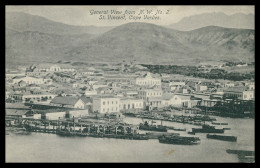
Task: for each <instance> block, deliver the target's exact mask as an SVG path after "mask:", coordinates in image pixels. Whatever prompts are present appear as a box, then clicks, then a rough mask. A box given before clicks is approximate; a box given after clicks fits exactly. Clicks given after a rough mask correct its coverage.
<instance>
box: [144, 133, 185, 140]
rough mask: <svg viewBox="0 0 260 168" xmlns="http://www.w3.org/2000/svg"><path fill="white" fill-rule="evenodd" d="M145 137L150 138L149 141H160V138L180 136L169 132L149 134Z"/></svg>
mask: <svg viewBox="0 0 260 168" xmlns="http://www.w3.org/2000/svg"><path fill="white" fill-rule="evenodd" d="M145 135H147V136H148V137H149V139H158V138H159V137H160V136H163V135H166V136H178V135H180V134H179V133H169V132H147V133H146V134H145Z"/></svg>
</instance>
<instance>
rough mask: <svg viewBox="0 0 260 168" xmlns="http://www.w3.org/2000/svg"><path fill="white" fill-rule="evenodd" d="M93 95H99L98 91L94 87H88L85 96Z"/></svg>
mask: <svg viewBox="0 0 260 168" xmlns="http://www.w3.org/2000/svg"><path fill="white" fill-rule="evenodd" d="M92 95H97V91H96V90H94V89H86V90H85V96H92Z"/></svg>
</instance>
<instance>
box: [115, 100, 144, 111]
mask: <svg viewBox="0 0 260 168" xmlns="http://www.w3.org/2000/svg"><path fill="white" fill-rule="evenodd" d="M119 108H120V110H128V109H143V108H144V101H143V100H142V99H134V98H121V99H120V105H119Z"/></svg>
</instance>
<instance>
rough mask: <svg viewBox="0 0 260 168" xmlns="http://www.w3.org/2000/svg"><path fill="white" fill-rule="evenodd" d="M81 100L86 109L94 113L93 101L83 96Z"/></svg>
mask: <svg viewBox="0 0 260 168" xmlns="http://www.w3.org/2000/svg"><path fill="white" fill-rule="evenodd" d="M79 98H80V99H81V100H82V101H83V102H84V109H88V110H89V111H90V112H92V111H91V110H92V99H91V98H90V97H87V96H81V97H79Z"/></svg>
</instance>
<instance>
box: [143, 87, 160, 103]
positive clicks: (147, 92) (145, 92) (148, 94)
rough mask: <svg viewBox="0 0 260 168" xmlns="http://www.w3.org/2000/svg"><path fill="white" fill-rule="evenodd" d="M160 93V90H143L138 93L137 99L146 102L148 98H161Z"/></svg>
mask: <svg viewBox="0 0 260 168" xmlns="http://www.w3.org/2000/svg"><path fill="white" fill-rule="evenodd" d="M162 92H163V91H162V89H143V90H139V91H138V97H139V98H140V99H142V100H144V102H147V101H148V98H150V97H161V96H162Z"/></svg>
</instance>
